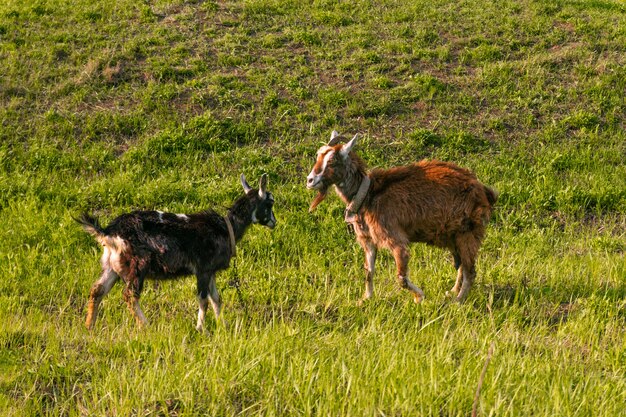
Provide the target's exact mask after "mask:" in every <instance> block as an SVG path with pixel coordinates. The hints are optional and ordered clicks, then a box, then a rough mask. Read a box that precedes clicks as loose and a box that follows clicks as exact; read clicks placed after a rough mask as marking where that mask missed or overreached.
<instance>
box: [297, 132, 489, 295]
mask: <svg viewBox="0 0 626 417" xmlns="http://www.w3.org/2000/svg"><path fill="white" fill-rule="evenodd" d="M333 136H334V137H336V134H333ZM356 139H357V137H356V136H355V137H354V138H353V139H352V140H351V141H350V142H349V143H348V144H345V145H342V144H337V145H333V146H328V145H327V146H323V147H322V148H320V150H319V151H318V156H317V161H316V163H315V165H314V167H313V169H312V171H311V173H310V174H309V177H308V184H307V185H308V187H309V188H311V189H317V190H318V191H319V194H318V197H317V198H316V200H315V202H314V203H316V204H312V206H311V209H314V208H315V206H316V205H317V204H319V202H320V201H321V200H322V199H323V197H324V196H325V195H326V192H327V190H328V188H329V187H330V186H331V185H335V187H336V190H337V193H338V194H339V196H340V197H341V198H342V199H343V200H344V202H346V204H348V203H350V202H351V201H352V199H353V198H354V196H355V194H356V192H357V189H358V188H359V185H360V184H361V182H362V181H363V178H364V176H365V175H367V174H366V172H367V171H366V167H365V164H364V162H363V161H362V160H361V159H360V158H359V157H358V156H357V155H356V154H355V153H354V152H352V151H351V149H352V147H353V146H354V144H355V143H356ZM369 178H370V180H371V184H370V187H369V191H368V193H367V195H366V197H365V199H364V200H363V203H362V204H361V207H360V209H359V211H358V215H357V216H356V219H355V220H354V227H355V232H356V237H357V240H358V241H359V243H360V244H361V246H362V247H363V249H364V251H365V255H366V259H365V268H366V270H367V277H366V282H365V294H364V296H363V298H364V299H367V298H370V297H371V296H372V294H373V276H374V262H375V259H376V252H377V250H378V249H379V248H387V249H389V250H390V251H391V252H392V254H393V256H394V258H395V261H396V266H397V274H398V282H399V284H400V285H401V286H402V287H403V288H407V289H408V290H409V291H411V292H412V294H413V297H414V299H415V301H416V302H420V301H421V299H422V298H423V297H424V294H423V292H422V290H421V289H420V288H419V287H417V286H415V285H414V284H413V283H411V281H409V279H408V276H407V274H408V269H407V264H408V260H409V251H408V245H409V243H410V242H424V243H427V244H429V245H434V246H438V247H441V248H447V249H448V250H450V251H451V252H452V255H453V257H454V264H455V268H456V269H457V270H458V275H457V280H456V283H455V285H454V287H453V288H452V289H451V292H452V293H454V294H456V295H457V300H458V301H463V300H464V299H465V297H466V296H467V294H468V291H469V289H470V288H471V285H472V283H473V281H474V278H475V276H476V271H475V263H476V257H477V255H478V250H479V248H480V245H481V242H482V240H483V238H484V236H485V227H486V225H487V223H488V222H489V219H490V217H491V214H492V211H493V206H494V204H495V202H496V200H497V193H496V192H495V191H494V190H493V189H491V188H489V187H487V186H485V185H483V184H482V183H481V182H479V181H478V179H477V178H476V176H475V175H474V174H473V173H472V172H471V171H469V170H467V169H464V168H461V167H459V166H457V165H455V164H453V163H449V162H442V161H421V162H418V163H414V164H411V165H407V166H402V167H396V168H391V169H374V170H372V171H371V172H370V173H369Z"/></svg>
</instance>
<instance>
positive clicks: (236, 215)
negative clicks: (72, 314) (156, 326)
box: [76, 174, 276, 330]
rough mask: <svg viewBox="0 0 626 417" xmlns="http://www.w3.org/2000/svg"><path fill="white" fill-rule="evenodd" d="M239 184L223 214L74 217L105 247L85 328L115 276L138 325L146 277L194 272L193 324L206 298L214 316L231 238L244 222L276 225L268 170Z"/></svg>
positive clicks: (90, 324)
mask: <svg viewBox="0 0 626 417" xmlns="http://www.w3.org/2000/svg"><path fill="white" fill-rule="evenodd" d="M241 184H242V185H243V189H244V191H245V195H244V196H242V197H240V198H238V199H237V200H236V201H235V203H234V204H233V205H232V207H231V208H230V209H229V210H228V214H227V215H226V216H224V217H223V216H220V215H219V214H217V213H216V212H214V211H212V210H207V211H204V212H200V213H194V214H173V213H164V212H161V211H134V212H131V213H126V214H122V215H121V216H119V217H117V218H115V219H114V220H113V221H112V222H111V223H110V224H109V225H108V226H107V227H105V228H103V227H101V226H100V224H99V221H98V219H96V218H95V217H93V216H90V215H88V214H83V215H82V216H81V217H80V218H79V219H76V221H77V222H79V223H80V224H81V225H82V226H83V228H84V229H85V230H86V231H87V232H88V233H90V234H91V235H93V236H94V237H95V238H96V239H97V240H98V242H99V243H100V244H101V245H102V246H103V247H104V253H103V254H102V258H101V264H102V273H101V274H100V278H99V279H98V280H97V281H96V282H95V283H94V284H93V286H92V287H91V291H90V294H89V305H88V309H87V320H86V323H85V324H86V326H87V328H89V329H91V328H92V327H93V325H94V323H95V321H96V316H97V314H98V306H99V305H100V302H101V301H102V299H103V297H104V296H105V295H106V294H107V293H108V292H109V291H110V290H111V288H112V287H113V285H114V284H115V283H116V282H117V281H118V280H119V279H120V278H121V279H122V281H123V282H124V284H125V288H124V291H123V295H124V299H125V301H126V304H127V305H128V308H129V309H130V311H131V313H132V314H133V316H134V317H135V319H136V320H137V323H138V324H139V325H140V326H141V325H144V324H146V323H147V320H146V317H145V316H144V314H143V312H142V311H141V308H140V307H139V296H140V294H141V290H142V288H143V283H144V279H146V278H152V279H172V278H177V277H181V276H185V275H191V274H194V275H195V276H196V279H197V289H198V302H199V305H200V308H199V310H198V321H197V325H196V328H197V329H198V330H202V328H203V326H204V318H205V314H206V310H207V307H208V304H209V300H210V301H211V305H212V307H213V311H214V312H215V317H216V319H218V318H219V315H220V310H221V302H220V297H219V293H218V292H217V287H216V285H215V274H216V272H217V271H220V270H223V269H226V268H228V265H229V263H230V258H231V257H232V256H234V254H235V243H236V242H237V241H239V240H240V239H241V238H242V237H243V235H244V233H245V231H246V229H247V228H248V226H250V225H251V224H252V223H259V224H261V225H264V226H267V227H269V228H270V229H273V228H274V226H275V225H276V218H275V217H274V213H273V211H272V206H273V204H274V198H273V196H272V194H271V193H270V192H269V191H267V175H266V174H264V175H263V176H262V177H261V180H260V186H259V189H258V190H256V189H253V188H252V187H250V186H249V185H248V183H247V182H246V179H245V177H244V176H243V175H242V176H241Z"/></svg>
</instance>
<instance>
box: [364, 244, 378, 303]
mask: <svg viewBox="0 0 626 417" xmlns="http://www.w3.org/2000/svg"><path fill="white" fill-rule="evenodd" d="M362 246H363V250H364V251H365V292H364V293H363V298H362V299H361V301H360V302H359V304H361V303H363V302H364V301H366V300H368V299H370V298H372V296H373V295H374V271H375V270H376V267H375V263H376V254H377V253H378V249H377V248H376V245H374V243H373V242H372V241H371V240H368V241H366V242H364V243H363V244H362Z"/></svg>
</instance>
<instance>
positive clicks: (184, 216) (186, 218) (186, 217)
mask: <svg viewBox="0 0 626 417" xmlns="http://www.w3.org/2000/svg"><path fill="white" fill-rule="evenodd" d="M176 217H178V218H179V219H181V220H185V221H186V220H189V216H187V215H186V214H177V215H176Z"/></svg>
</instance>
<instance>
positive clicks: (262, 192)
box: [259, 174, 267, 199]
mask: <svg viewBox="0 0 626 417" xmlns="http://www.w3.org/2000/svg"><path fill="white" fill-rule="evenodd" d="M266 194H267V174H263V175H261V179H260V180H259V197H261V198H262V199H265V196H266Z"/></svg>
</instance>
